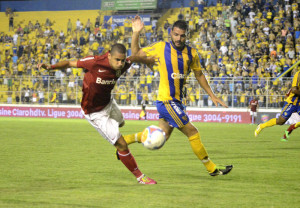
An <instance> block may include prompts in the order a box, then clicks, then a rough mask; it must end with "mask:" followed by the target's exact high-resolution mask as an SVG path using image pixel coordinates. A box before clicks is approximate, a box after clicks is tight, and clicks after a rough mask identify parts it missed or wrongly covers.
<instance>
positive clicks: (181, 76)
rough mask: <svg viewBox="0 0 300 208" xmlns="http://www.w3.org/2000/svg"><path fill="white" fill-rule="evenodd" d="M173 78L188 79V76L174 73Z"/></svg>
mask: <svg viewBox="0 0 300 208" xmlns="http://www.w3.org/2000/svg"><path fill="white" fill-rule="evenodd" d="M171 77H172V79H184V78H185V77H186V75H185V74H177V73H172V74H171Z"/></svg>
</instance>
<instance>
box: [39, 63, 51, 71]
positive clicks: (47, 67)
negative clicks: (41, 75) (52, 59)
mask: <svg viewBox="0 0 300 208" xmlns="http://www.w3.org/2000/svg"><path fill="white" fill-rule="evenodd" d="M37 68H38V69H39V71H40V70H41V68H44V69H47V70H50V69H51V67H50V66H49V65H47V64H44V63H42V64H38V65H37Z"/></svg>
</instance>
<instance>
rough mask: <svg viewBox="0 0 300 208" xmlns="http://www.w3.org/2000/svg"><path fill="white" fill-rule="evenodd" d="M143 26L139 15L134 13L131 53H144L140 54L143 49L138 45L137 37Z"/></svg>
mask: <svg viewBox="0 0 300 208" xmlns="http://www.w3.org/2000/svg"><path fill="white" fill-rule="evenodd" d="M143 28H144V23H143V21H142V19H141V17H140V16H138V15H136V16H135V17H134V18H133V19H132V40H131V53H132V55H145V54H141V53H142V52H143V51H142V50H141V48H140V46H139V38H140V33H141V31H142V29H143Z"/></svg>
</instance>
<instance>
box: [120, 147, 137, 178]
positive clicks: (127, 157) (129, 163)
mask: <svg viewBox="0 0 300 208" xmlns="http://www.w3.org/2000/svg"><path fill="white" fill-rule="evenodd" d="M118 155H119V158H120V160H121V161H122V163H123V164H124V165H125V166H126V167H127V169H128V170H129V171H130V172H132V174H133V175H135V177H137V178H138V177H140V176H141V175H143V174H142V172H141V171H140V170H139V168H138V166H137V164H136V162H135V159H134V157H133V156H132V154H131V153H130V151H129V150H127V151H120V150H118Z"/></svg>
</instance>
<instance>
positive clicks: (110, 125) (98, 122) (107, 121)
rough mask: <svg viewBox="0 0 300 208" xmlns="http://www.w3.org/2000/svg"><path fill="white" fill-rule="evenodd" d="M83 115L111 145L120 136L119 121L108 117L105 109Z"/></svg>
mask: <svg viewBox="0 0 300 208" xmlns="http://www.w3.org/2000/svg"><path fill="white" fill-rule="evenodd" d="M83 115H84V117H85V118H86V120H88V122H89V123H90V124H91V125H92V126H93V127H94V128H95V129H96V130H97V131H98V132H99V134H100V135H101V136H102V137H103V138H104V139H106V140H107V141H108V142H109V143H111V144H112V145H114V144H115V143H116V142H117V141H118V139H119V138H120V137H121V133H120V131H119V122H117V121H116V120H114V119H112V118H110V117H109V115H108V114H107V113H106V112H105V111H100V112H95V113H91V114H87V115H86V114H83Z"/></svg>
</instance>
